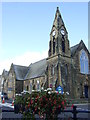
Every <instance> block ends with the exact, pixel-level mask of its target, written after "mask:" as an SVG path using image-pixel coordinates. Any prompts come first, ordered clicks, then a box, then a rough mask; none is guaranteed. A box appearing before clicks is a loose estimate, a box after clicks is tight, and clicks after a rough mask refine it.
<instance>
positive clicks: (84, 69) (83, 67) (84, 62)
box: [80, 50, 89, 74]
mask: <svg viewBox="0 0 90 120" xmlns="http://www.w3.org/2000/svg"><path fill="white" fill-rule="evenodd" d="M88 71H89V70H88V56H87V54H86V52H85V51H84V50H82V51H81V55H80V72H81V73H84V74H88Z"/></svg>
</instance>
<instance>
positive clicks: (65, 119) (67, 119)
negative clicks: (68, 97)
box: [2, 106, 90, 120]
mask: <svg viewBox="0 0 90 120" xmlns="http://www.w3.org/2000/svg"><path fill="white" fill-rule="evenodd" d="M76 108H77V106H73V109H72V110H64V111H63V113H68V112H69V113H72V115H73V117H72V118H71V117H70V118H60V119H58V120H90V116H89V115H90V110H77V109H76ZM2 112H15V110H2ZM78 113H88V118H77V114H78ZM2 120H23V118H2ZM29 120H30V119H29ZM36 120H39V118H36Z"/></svg>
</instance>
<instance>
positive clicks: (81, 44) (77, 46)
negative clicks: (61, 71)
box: [71, 40, 90, 56]
mask: <svg viewBox="0 0 90 120" xmlns="http://www.w3.org/2000/svg"><path fill="white" fill-rule="evenodd" d="M82 46H83V47H84V48H85V49H86V50H87V52H88V54H90V53H89V51H88V49H87V47H86V46H85V44H84V42H83V41H82V40H81V41H80V43H79V44H77V45H75V46H73V47H71V56H74V54H75V53H76V51H77V50H78V49H81V47H82Z"/></svg>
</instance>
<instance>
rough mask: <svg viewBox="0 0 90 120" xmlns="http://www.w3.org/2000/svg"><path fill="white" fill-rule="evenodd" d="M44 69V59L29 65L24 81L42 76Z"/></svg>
mask: <svg viewBox="0 0 90 120" xmlns="http://www.w3.org/2000/svg"><path fill="white" fill-rule="evenodd" d="M46 67H47V61H46V59H43V60H40V61H38V62H35V63H33V64H30V68H29V71H28V73H27V75H26V77H25V79H26V80H27V79H32V78H36V77H40V76H44V75H45V70H46Z"/></svg>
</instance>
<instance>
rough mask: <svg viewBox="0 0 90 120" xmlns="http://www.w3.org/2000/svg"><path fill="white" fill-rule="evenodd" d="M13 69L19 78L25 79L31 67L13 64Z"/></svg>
mask: <svg viewBox="0 0 90 120" xmlns="http://www.w3.org/2000/svg"><path fill="white" fill-rule="evenodd" d="M13 70H14V72H15V75H16V79H17V80H24V77H25V75H26V74H27V72H28V70H29V67H26V66H20V65H14V64H13Z"/></svg>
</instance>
